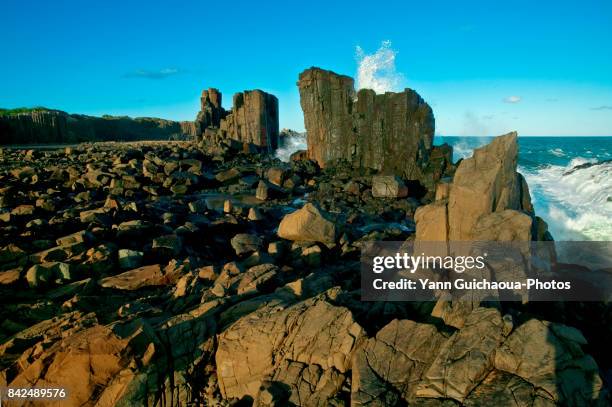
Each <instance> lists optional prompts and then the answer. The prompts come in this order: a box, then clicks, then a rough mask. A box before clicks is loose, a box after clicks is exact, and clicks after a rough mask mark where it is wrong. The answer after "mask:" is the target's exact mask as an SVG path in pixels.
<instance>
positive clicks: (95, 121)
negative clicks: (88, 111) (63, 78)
mask: <svg viewBox="0 0 612 407" xmlns="http://www.w3.org/2000/svg"><path fill="white" fill-rule="evenodd" d="M196 134H197V133H196V127H195V124H194V123H193V122H176V121H172V120H164V119H157V118H149V117H138V118H130V117H127V116H102V117H94V116H86V115H80V114H68V113H66V112H63V111H60V110H34V111H31V112H25V113H18V114H5V115H2V116H0V144H28V143H74V142H82V141H132V140H168V139H171V138H176V137H182V136H195V135H196Z"/></svg>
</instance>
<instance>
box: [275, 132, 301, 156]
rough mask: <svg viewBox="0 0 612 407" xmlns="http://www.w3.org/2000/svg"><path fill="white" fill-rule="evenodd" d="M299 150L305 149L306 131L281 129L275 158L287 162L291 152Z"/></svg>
mask: <svg viewBox="0 0 612 407" xmlns="http://www.w3.org/2000/svg"><path fill="white" fill-rule="evenodd" d="M299 150H306V133H305V132H304V133H299V132H297V131H294V130H290V129H282V130H281V132H280V135H279V140H278V149H277V150H276V158H278V159H279V160H281V161H285V162H288V161H289V158H290V157H291V154H293V153H295V152H296V151H299Z"/></svg>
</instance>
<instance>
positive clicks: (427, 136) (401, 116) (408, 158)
mask: <svg viewBox="0 0 612 407" xmlns="http://www.w3.org/2000/svg"><path fill="white" fill-rule="evenodd" d="M298 87H299V91H300V104H301V106H302V110H303V111H304V124H305V126H306V132H307V134H308V138H307V143H308V156H309V158H311V159H313V160H316V161H317V162H318V163H319V165H321V166H322V167H324V166H326V165H328V164H330V163H331V162H332V161H334V160H339V159H340V160H346V161H349V162H350V163H352V165H353V166H355V167H362V168H372V169H376V170H379V171H380V172H381V173H383V174H390V175H399V176H401V177H403V178H405V179H408V180H419V181H422V182H423V183H424V184H426V185H433V182H434V180H432V178H436V177H437V178H439V174H438V175H434V174H432V172H434V171H433V169H432V168H428V166H429V163H430V156H431V155H432V150H433V137H434V131H435V120H434V115H433V112H432V110H431V107H430V106H429V105H428V104H427V103H426V102H425V101H424V100H423V99H422V98H421V97H420V96H419V95H418V93H416V92H415V91H414V90H412V89H405V90H404V91H403V92H399V93H393V92H386V93H384V94H379V95H377V94H376V93H375V92H374V91H372V90H369V89H362V90H360V91H359V92H357V93H355V89H354V81H353V79H352V78H350V77H348V76H344V75H338V74H336V73H334V72H331V71H326V70H323V69H319V68H311V69H307V70H305V71H304V72H302V73H301V74H300V76H299V81H298ZM446 150H448V151H449V152H450V150H449V149H448V148H445V149H444V151H446ZM436 156H441V157H442V158H443V159H444V160H445V161H446V163H450V155H449V154H447V153H442V154H440V152H438V153H436ZM443 164H444V163H443Z"/></svg>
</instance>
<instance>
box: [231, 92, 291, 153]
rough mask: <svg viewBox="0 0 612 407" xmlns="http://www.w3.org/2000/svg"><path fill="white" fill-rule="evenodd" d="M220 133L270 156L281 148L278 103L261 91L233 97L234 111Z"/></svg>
mask: <svg viewBox="0 0 612 407" xmlns="http://www.w3.org/2000/svg"><path fill="white" fill-rule="evenodd" d="M220 129H221V131H225V132H227V134H228V136H229V137H230V138H231V139H233V140H236V141H238V142H241V143H243V144H252V145H254V146H257V147H259V148H262V149H264V150H267V151H268V152H272V151H274V150H276V149H277V148H278V130H279V125H278V99H277V98H276V96H274V95H271V94H269V93H266V92H263V91H261V90H258V89H256V90H251V91H249V90H246V91H244V92H241V93H236V94H235V95H234V106H233V108H232V111H231V112H230V113H229V114H228V115H227V117H226V118H225V119H223V120H222V121H221V125H220Z"/></svg>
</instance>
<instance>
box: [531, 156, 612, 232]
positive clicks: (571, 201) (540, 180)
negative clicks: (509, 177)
mask: <svg viewBox="0 0 612 407" xmlns="http://www.w3.org/2000/svg"><path fill="white" fill-rule="evenodd" d="M596 161H597V160H594V159H589V158H583V157H576V158H573V159H572V160H571V162H570V163H569V164H568V165H567V166H561V165H546V166H544V167H541V168H539V169H532V170H528V169H526V168H519V171H520V172H521V173H522V174H523V175H525V178H526V179H527V183H528V184H529V188H530V190H531V192H532V194H531V195H532V200H533V203H534V206H535V209H536V213H537V214H538V215H540V216H542V217H543V218H544V219H546V220H547V221H549V227H550V229H551V232H552V234H553V236H554V237H555V239H556V240H610V238H611V237H612V222H610V219H612V195H611V192H610V191H612V162H600V163H599V164H596V165H591V166H583V164H587V163H594V162H596Z"/></svg>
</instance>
